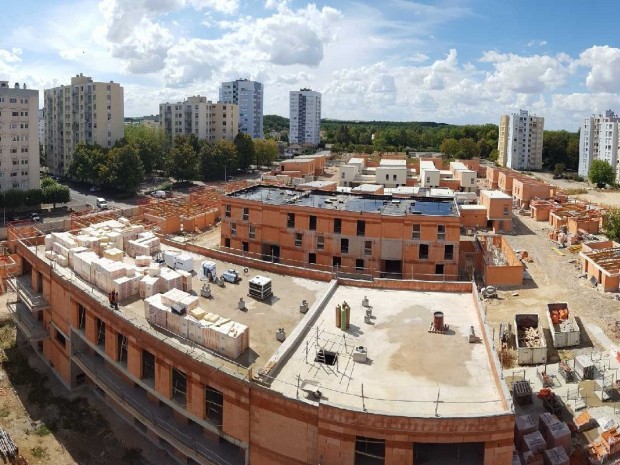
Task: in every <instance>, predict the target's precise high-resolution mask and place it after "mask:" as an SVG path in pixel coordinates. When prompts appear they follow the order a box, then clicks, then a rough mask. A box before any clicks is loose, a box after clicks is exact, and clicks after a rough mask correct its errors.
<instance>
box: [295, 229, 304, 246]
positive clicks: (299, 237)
mask: <svg viewBox="0 0 620 465" xmlns="http://www.w3.org/2000/svg"><path fill="white" fill-rule="evenodd" d="M302 238H303V235H302V233H299V232H298V233H295V247H301V240H302Z"/></svg>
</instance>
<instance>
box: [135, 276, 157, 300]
mask: <svg viewBox="0 0 620 465" xmlns="http://www.w3.org/2000/svg"><path fill="white" fill-rule="evenodd" d="M139 292H140V297H141V298H142V299H146V298H147V297H151V296H152V295H155V294H157V293H158V292H159V277H157V276H144V277H143V278H142V279H141V280H140V285H139Z"/></svg>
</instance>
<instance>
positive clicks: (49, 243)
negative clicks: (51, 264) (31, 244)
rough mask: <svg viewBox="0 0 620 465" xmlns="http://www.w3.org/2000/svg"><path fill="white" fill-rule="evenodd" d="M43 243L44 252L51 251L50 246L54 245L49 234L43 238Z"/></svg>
mask: <svg viewBox="0 0 620 465" xmlns="http://www.w3.org/2000/svg"><path fill="white" fill-rule="evenodd" d="M44 243H45V250H46V251H51V250H52V244H53V243H54V241H53V239H52V235H51V234H48V235H46V236H45V240H44Z"/></svg>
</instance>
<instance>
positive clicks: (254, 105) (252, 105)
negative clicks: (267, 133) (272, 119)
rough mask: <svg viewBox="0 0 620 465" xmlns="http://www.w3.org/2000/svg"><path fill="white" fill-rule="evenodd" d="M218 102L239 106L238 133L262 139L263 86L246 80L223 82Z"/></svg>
mask: <svg viewBox="0 0 620 465" xmlns="http://www.w3.org/2000/svg"><path fill="white" fill-rule="evenodd" d="M220 102H222V103H234V104H235V105H239V131H240V132H244V133H246V134H249V135H250V136H252V138H253V139H262V138H263V85H262V84H261V83H260V82H256V81H249V80H248V79H237V80H236V81H231V82H223V83H222V87H221V88H220Z"/></svg>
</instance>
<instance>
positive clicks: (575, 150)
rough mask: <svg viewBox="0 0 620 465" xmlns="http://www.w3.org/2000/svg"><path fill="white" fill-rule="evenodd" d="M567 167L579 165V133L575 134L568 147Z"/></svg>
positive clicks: (575, 167) (572, 167)
mask: <svg viewBox="0 0 620 465" xmlns="http://www.w3.org/2000/svg"><path fill="white" fill-rule="evenodd" d="M566 167H567V168H568V169H571V170H576V169H577V168H578V167H579V134H574V135H573V136H572V137H571V140H570V141H569V142H568V146H567V147H566Z"/></svg>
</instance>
